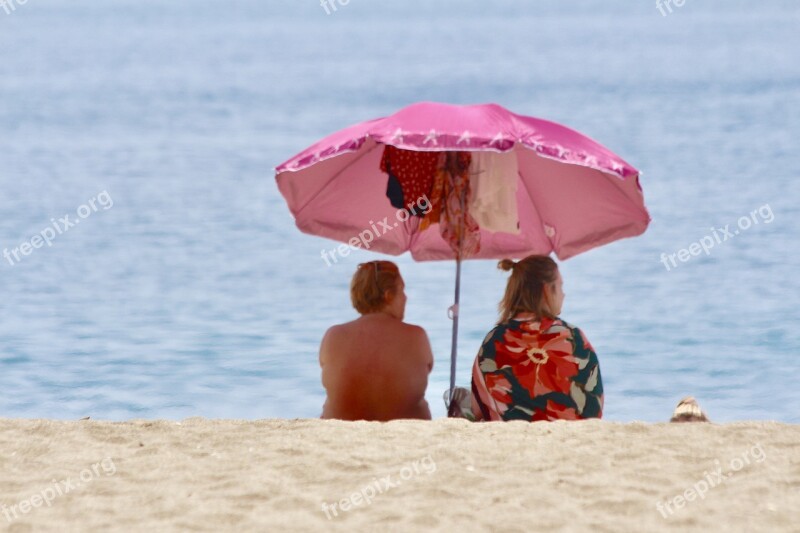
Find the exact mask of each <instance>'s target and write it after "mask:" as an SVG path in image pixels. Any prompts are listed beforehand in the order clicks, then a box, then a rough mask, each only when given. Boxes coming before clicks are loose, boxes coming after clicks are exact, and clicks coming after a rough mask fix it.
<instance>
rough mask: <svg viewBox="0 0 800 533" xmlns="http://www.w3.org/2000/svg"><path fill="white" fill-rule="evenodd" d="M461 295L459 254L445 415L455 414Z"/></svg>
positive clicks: (459, 257) (458, 258)
mask: <svg viewBox="0 0 800 533" xmlns="http://www.w3.org/2000/svg"><path fill="white" fill-rule="evenodd" d="M460 295H461V256H460V254H459V256H458V257H457V258H456V295H455V304H453V307H452V309H453V316H452V317H451V318H452V319H453V341H452V344H451V348H450V394H449V396H448V398H449V400H448V402H447V416H449V417H452V416H454V415H455V413H454V411H453V395H454V394H455V390H456V354H457V353H458V302H459V297H460Z"/></svg>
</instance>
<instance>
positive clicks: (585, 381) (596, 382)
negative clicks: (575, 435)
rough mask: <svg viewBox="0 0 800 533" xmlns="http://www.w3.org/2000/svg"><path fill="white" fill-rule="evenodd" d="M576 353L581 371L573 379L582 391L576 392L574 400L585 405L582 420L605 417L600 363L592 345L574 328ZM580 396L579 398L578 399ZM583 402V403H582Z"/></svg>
mask: <svg viewBox="0 0 800 533" xmlns="http://www.w3.org/2000/svg"><path fill="white" fill-rule="evenodd" d="M572 333H573V342H574V352H573V355H574V356H575V357H576V358H577V359H578V360H579V361H580V362H579V365H580V367H581V369H580V370H579V371H578V374H577V375H576V376H575V377H574V378H572V380H573V383H575V384H576V385H577V387H578V389H579V390H580V392H578V391H575V392H576V393H575V394H573V398H574V399H575V400H576V403H577V404H578V406H579V407H580V406H581V403H582V404H583V406H582V409H581V413H580V414H581V418H602V417H603V380H602V378H601V376H600V362H599V361H598V359H597V354H596V353H595V351H594V348H592V345H591V343H590V342H589V340H588V339H587V338H586V336H585V335H584V334H583V332H582V331H581V330H580V329H579V328H572ZM576 396H578V397H576ZM581 400H582V401H581Z"/></svg>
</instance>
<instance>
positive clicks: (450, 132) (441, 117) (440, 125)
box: [276, 102, 650, 261]
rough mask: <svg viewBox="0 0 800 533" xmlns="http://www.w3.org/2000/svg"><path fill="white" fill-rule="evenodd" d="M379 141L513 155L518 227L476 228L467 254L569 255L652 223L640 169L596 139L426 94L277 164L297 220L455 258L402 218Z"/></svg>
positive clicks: (324, 230)
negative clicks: (476, 244)
mask: <svg viewBox="0 0 800 533" xmlns="http://www.w3.org/2000/svg"><path fill="white" fill-rule="evenodd" d="M385 145H391V146H394V147H397V148H402V149H407V150H414V151H439V152H442V151H470V152H478V151H490V152H512V153H513V154H514V155H515V157H516V160H517V161H516V163H517V167H518V169H519V182H518V186H517V192H516V195H517V209H518V217H519V229H520V231H519V233H518V234H511V233H505V232H492V231H488V230H486V229H481V230H480V232H481V235H480V250H479V251H478V252H477V253H475V254H474V255H472V256H470V257H471V258H476V259H479V258H485V259H490V258H503V257H514V258H519V257H525V256H527V255H530V254H542V255H547V254H550V253H551V252H554V253H555V254H556V255H557V256H558V257H559V259H567V258H569V257H572V256H574V255H576V254H579V253H581V252H585V251H586V250H589V249H591V248H594V247H597V246H601V245H603V244H606V243H609V242H613V241H615V240H618V239H621V238H624V237H632V236H636V235H640V234H641V233H643V232H644V231H645V229H646V228H647V225H648V223H649V221H650V216H649V215H648V213H647V209H646V208H645V206H644V198H643V196H642V190H641V187H640V186H639V172H638V171H637V170H636V169H635V168H633V167H632V166H631V165H629V164H628V163H626V162H625V161H624V160H622V159H621V158H620V157H618V156H616V155H615V154H613V153H612V152H611V151H609V150H608V149H606V148H605V147H603V146H602V145H600V144H599V143H597V142H595V141H593V140H592V139H590V138H588V137H586V136H584V135H582V134H580V133H578V132H576V131H574V130H571V129H569V128H567V127H565V126H561V125H559V124H556V123H554V122H550V121H547V120H541V119H537V118H532V117H526V116H521V115H517V114H515V113H512V112H510V111H508V110H506V109H505V108H503V107H501V106H499V105H496V104H485V105H472V106H456V105H448V104H439V103H430V102H425V103H419V104H414V105H411V106H409V107H406V108H404V109H401V110H400V111H398V112H397V113H395V114H394V115H391V116H389V117H386V118H381V119H376V120H370V121H367V122H362V123H360V124H356V125H354V126H351V127H348V128H345V129H343V130H341V131H339V132H336V133H334V134H332V135H329V136H328V137H325V138H324V139H322V140H321V141H319V142H317V143H315V144H314V145H312V146H310V147H309V148H307V149H306V150H303V151H302V152H300V153H299V154H297V155H296V156H294V157H292V158H291V159H289V160H288V161H286V162H285V163H283V164H281V165H279V166H278V167H277V168H276V179H277V182H278V187H279V189H280V191H281V193H282V194H283V196H284V197H285V198H286V201H287V203H288V205H289V209H290V210H291V212H292V214H293V215H294V217H295V221H296V224H297V227H298V228H299V229H300V230H301V231H303V232H305V233H310V234H313V235H319V236H323V237H328V238H330V239H334V240H337V241H340V242H343V243H348V242H352V241H353V238H354V237H357V236H359V235H360V234H361V233H363V232H364V231H365V230H369V229H372V230H373V231H372V233H373V235H372V238H373V240H372V241H371V242H370V243H368V246H367V247H369V249H371V250H373V251H377V252H382V253H386V254H391V255H399V254H402V253H403V252H406V251H410V252H411V255H412V257H413V258H414V259H415V260H417V261H427V260H442V259H453V258H455V257H456V253H455V252H454V251H453V249H452V247H451V246H450V244H448V242H446V241H445V240H444V239H443V238H442V236H441V235H440V233H439V232H436V231H419V225H420V220H421V219H420V218H419V217H410V218H408V219H407V220H399V219H398V217H397V211H398V210H397V208H395V207H392V205H391V204H390V203H389V202H388V201H387V200H386V197H385V192H386V179H387V177H386V174H385V173H383V172H382V171H381V169H380V163H381V157H382V154H383V149H384V147H385ZM381 222H383V224H381ZM375 230H376V231H375ZM362 242H363V240H362Z"/></svg>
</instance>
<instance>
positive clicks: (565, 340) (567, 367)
mask: <svg viewBox="0 0 800 533" xmlns="http://www.w3.org/2000/svg"><path fill="white" fill-rule="evenodd" d="M534 324H535V325H536V326H538V323H534ZM552 325H553V321H552V320H550V319H545V320H543V321H542V324H541V330H540V329H539V328H538V327H535V328H534V327H531V325H530V324H529V323H523V324H522V325H521V327H520V329H519V330H518V331H514V330H511V329H509V330H507V331H506V332H505V335H504V336H503V342H497V343H495V350H496V355H495V361H496V363H497V368H498V369H501V368H503V367H506V366H508V367H510V368H511V373H512V374H513V375H514V377H516V378H517V381H519V384H520V385H522V386H523V387H524V388H525V389H526V390H527V391H528V392H529V393H530V395H531V397H534V396H540V395H542V394H547V393H548V392H563V393H564V394H567V395H568V394H569V393H570V386H571V385H572V380H571V378H572V377H573V376H575V375H576V374H577V373H578V366H577V362H578V361H577V360H576V359H575V357H573V356H572V344H571V343H570V340H569V330H567V329H566V328H557V329H556V331H553V332H548V330H549V329H550V327H551V326H552ZM548 407H549V406H548Z"/></svg>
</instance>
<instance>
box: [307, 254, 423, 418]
mask: <svg viewBox="0 0 800 533" xmlns="http://www.w3.org/2000/svg"><path fill="white" fill-rule="evenodd" d="M404 289H405V283H404V282H403V278H402V277H401V276H400V271H399V270H398V268H397V265H395V264H394V263H392V262H390V261H371V262H369V263H362V264H360V265H358V270H356V273H355V275H354V276H353V280H352V282H351V283H350V298H351V300H352V302H353V307H355V308H356V310H357V311H358V312H359V313H360V314H361V317H359V318H358V319H356V320H353V321H352V322H348V323H346V324H341V325H338V326H333V327H332V328H330V329H329V330H328V331H327V333H325V337H324V338H323V339H322V346H321V347H320V350H319V363H320V366H321V367H322V385H323V386H324V387H325V390H326V391H327V399H326V401H325V405H324V407H323V408H322V418H338V419H342V420H380V421H385V420H393V419H398V418H420V419H424V420H430V418H431V411H430V409H429V408H428V402H427V401H425V389H426V388H427V386H428V374H429V373H430V371H431V369H432V368H433V353H432V352H431V345H430V342H429V341H428V335H427V334H426V333H425V330H424V329H422V328H421V327H419V326H414V325H411V324H406V323H405V322H403V316H404V314H405V308H406V294H405V290H404Z"/></svg>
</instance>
